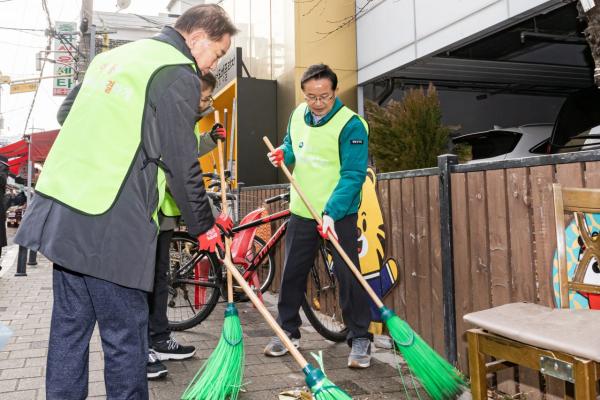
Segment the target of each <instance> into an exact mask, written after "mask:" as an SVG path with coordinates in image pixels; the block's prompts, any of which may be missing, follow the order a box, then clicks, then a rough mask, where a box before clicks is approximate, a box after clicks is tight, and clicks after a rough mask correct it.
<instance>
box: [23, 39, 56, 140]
mask: <svg viewBox="0 0 600 400" xmlns="http://www.w3.org/2000/svg"><path fill="white" fill-rule="evenodd" d="M51 40H52V37H51V36H48V46H50V42H51ZM45 66H46V59H45V58H44V60H43V61H42V69H41V70H40V76H39V82H38V85H37V87H36V88H35V93H34V94H33V99H32V100H31V106H30V107H29V113H27V119H26V120H25V128H24V129H23V134H25V133H26V132H27V125H29V118H30V117H31V113H32V112H33V106H34V105H35V99H36V98H37V94H38V92H39V90H40V86H42V76H43V75H44V67H45Z"/></svg>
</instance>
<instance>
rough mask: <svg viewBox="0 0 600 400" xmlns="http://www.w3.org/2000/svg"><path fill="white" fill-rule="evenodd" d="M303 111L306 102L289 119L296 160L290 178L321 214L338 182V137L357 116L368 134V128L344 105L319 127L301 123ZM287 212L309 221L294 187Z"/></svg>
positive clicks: (305, 209)
mask: <svg viewBox="0 0 600 400" xmlns="http://www.w3.org/2000/svg"><path fill="white" fill-rule="evenodd" d="M306 110H307V105H306V103H302V104H300V105H299V106H298V107H297V108H296V109H295V110H294V112H293V113H292V118H291V119H290V129H289V131H290V135H291V139H292V148H293V150H294V156H295V157H296V164H295V165H294V172H293V173H292V175H293V176H294V178H295V179H296V181H297V182H298V184H299V185H300V188H301V189H302V191H303V193H304V195H305V197H306V198H307V199H308V201H309V202H310V204H311V205H312V206H313V208H314V209H315V211H316V212H317V213H318V214H319V215H321V213H323V210H324V209H325V205H326V204H327V201H328V200H329V197H330V196H331V194H332V193H333V191H334V189H335V187H336V186H337V184H338V182H339V180H340V143H339V138H340V134H341V133H342V130H343V129H344V126H346V124H347V123H348V121H350V119H351V118H352V117H354V116H355V115H356V116H358V118H359V119H360V121H361V122H362V123H363V125H364V126H365V129H366V130H367V132H368V131H369V128H368V125H367V122H366V121H365V120H364V119H363V118H362V117H361V116H360V115H358V114H356V113H355V112H354V111H352V110H350V109H349V108H348V107H346V106H343V107H342V108H340V109H339V110H338V111H337V112H336V113H335V115H333V117H331V119H330V120H329V121H327V122H326V123H325V124H323V125H321V126H309V125H307V124H306V122H305V120H304V115H305V113H306ZM290 211H291V212H292V213H293V214H296V215H299V216H301V217H304V218H311V219H312V215H311V214H310V212H309V211H308V208H306V206H305V205H304V203H303V202H302V199H301V198H300V196H299V195H298V193H297V192H296V190H295V189H294V188H293V187H292V188H291V190H290Z"/></svg>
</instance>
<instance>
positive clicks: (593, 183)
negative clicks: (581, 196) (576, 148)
mask: <svg viewBox="0 0 600 400" xmlns="http://www.w3.org/2000/svg"><path fill="white" fill-rule="evenodd" d="M584 175H585V187H587V188H590V189H600V162H598V161H595V162H587V163H585V174H584Z"/></svg>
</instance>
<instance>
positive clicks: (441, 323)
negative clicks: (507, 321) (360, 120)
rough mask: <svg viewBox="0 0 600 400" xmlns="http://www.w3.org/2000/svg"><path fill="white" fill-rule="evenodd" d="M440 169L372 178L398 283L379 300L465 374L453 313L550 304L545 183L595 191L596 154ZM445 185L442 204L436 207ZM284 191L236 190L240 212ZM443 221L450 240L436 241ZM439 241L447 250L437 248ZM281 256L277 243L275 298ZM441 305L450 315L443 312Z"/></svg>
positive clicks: (505, 386)
mask: <svg viewBox="0 0 600 400" xmlns="http://www.w3.org/2000/svg"><path fill="white" fill-rule="evenodd" d="M448 170H449V176H448V179H446V180H444V179H441V178H442V177H441V175H440V171H443V168H430V169H426V170H418V171H403V172H398V173H387V174H379V175H378V183H377V190H378V195H379V201H380V205H381V208H382V212H383V216H384V221H385V233H386V241H387V244H386V245H387V249H386V256H391V257H394V258H396V260H397V261H398V263H399V266H400V283H399V285H398V286H397V287H396V288H395V289H394V290H393V292H392V293H391V294H390V295H389V296H388V297H387V298H386V299H385V301H384V302H385V303H386V305H388V306H390V307H392V308H393V309H395V310H396V311H397V312H398V314H399V315H400V316H401V317H402V318H404V319H406V320H407V322H408V323H409V324H410V325H411V326H412V327H413V328H414V329H415V330H416V331H417V332H418V333H419V334H420V335H421V336H422V337H423V338H424V339H425V340H427V341H428V342H429V343H430V344H431V345H432V346H433V347H434V348H435V349H436V350H437V351H438V352H439V353H440V354H445V355H446V356H447V357H448V356H449V358H450V359H452V358H453V357H454V358H455V359H456V362H457V365H458V367H459V368H460V369H461V370H462V371H464V372H465V373H468V359H467V350H466V339H465V335H464V333H465V331H466V330H467V329H469V328H470V326H468V325H467V324H465V323H464V322H463V319H462V317H463V315H465V314H466V313H469V312H472V311H477V310H482V309H485V308H489V307H492V306H498V305H501V304H506V303H509V302H515V301H528V302H535V303H539V304H543V305H548V306H550V305H553V304H554V294H553V286H552V260H553V257H554V252H555V249H556V237H555V231H554V223H553V221H554V211H553V198H552V183H554V182H558V183H561V184H562V185H563V186H571V187H590V188H600V152H596V151H587V152H581V153H569V154H564V155H553V156H543V157H535V158H530V159H524V160H515V161H506V162H493V163H485V164H484V163H482V164H467V165H450V166H449V168H448ZM446 181H447V182H448V184H449V186H448V187H447V189H448V190H450V191H449V200H450V201H449V202H447V204H441V203H440V194H441V193H442V190H444V186H443V185H444V184H445V182H446ZM285 190H287V185H273V186H267V187H255V188H247V189H244V190H243V191H242V207H241V208H242V210H243V211H242V213H241V214H242V215H244V214H245V212H247V211H249V210H250V209H253V208H256V207H257V206H259V205H260V202H261V201H262V200H263V199H264V198H267V197H269V196H273V195H275V194H278V193H281V192H283V191H285ZM444 207H446V210H449V212H444V209H445V208H444ZM448 224H449V227H450V229H446V231H447V232H448V233H449V234H450V235H451V237H450V238H447V237H444V238H443V237H442V232H443V231H444V226H446V227H448ZM448 240H449V241H448ZM444 241H447V243H449V244H450V247H448V248H447V249H445V250H444V251H442V248H443V242H444ZM282 253H283V252H282V247H281V246H280V248H279V249H278V250H277V252H276V262H277V266H278V274H277V276H276V278H275V282H274V286H273V287H274V290H275V291H276V290H277V288H278V282H279V279H280V271H279V270H280V267H281V266H282V263H283V254H282ZM445 269H450V271H445ZM448 272H449V273H448ZM448 277H450V278H453V279H448ZM449 291H451V293H449ZM445 302H446V305H448V304H450V307H451V308H450V309H449V310H450V311H453V312H454V313H455V316H452V312H448V309H447V311H446V312H444V306H445ZM449 302H450V303H449ZM452 303H453V307H452ZM449 317H450V318H449ZM452 317H454V318H452ZM453 323H454V326H452V325H453ZM454 332H455V333H454ZM449 335H450V337H449ZM452 345H454V349H452V347H453V346H452ZM452 353H454V355H452ZM492 384H497V386H498V388H499V389H500V390H501V391H503V392H505V393H508V394H516V393H523V394H526V395H527V397H528V398H529V399H538V398H542V397H545V398H558V397H561V398H562V397H563V394H564V387H563V384H562V382H560V381H558V380H555V379H553V378H547V377H545V376H543V375H540V374H538V373H537V372H533V371H530V370H526V369H518V368H512V369H509V370H505V371H503V372H500V373H498V374H496V375H495V376H494V377H493V378H492Z"/></svg>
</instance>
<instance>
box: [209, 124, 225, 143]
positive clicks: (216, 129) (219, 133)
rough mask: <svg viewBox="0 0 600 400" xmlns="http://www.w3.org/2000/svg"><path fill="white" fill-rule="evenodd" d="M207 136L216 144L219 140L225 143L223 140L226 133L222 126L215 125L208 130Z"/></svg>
mask: <svg viewBox="0 0 600 400" xmlns="http://www.w3.org/2000/svg"><path fill="white" fill-rule="evenodd" d="M209 135H210V137H211V138H212V140H213V142H215V143H217V141H219V140H223V141H225V138H226V137H227V132H225V128H223V125H221V124H219V123H216V124H214V125H213V127H212V129H211V130H210V132H209Z"/></svg>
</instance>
